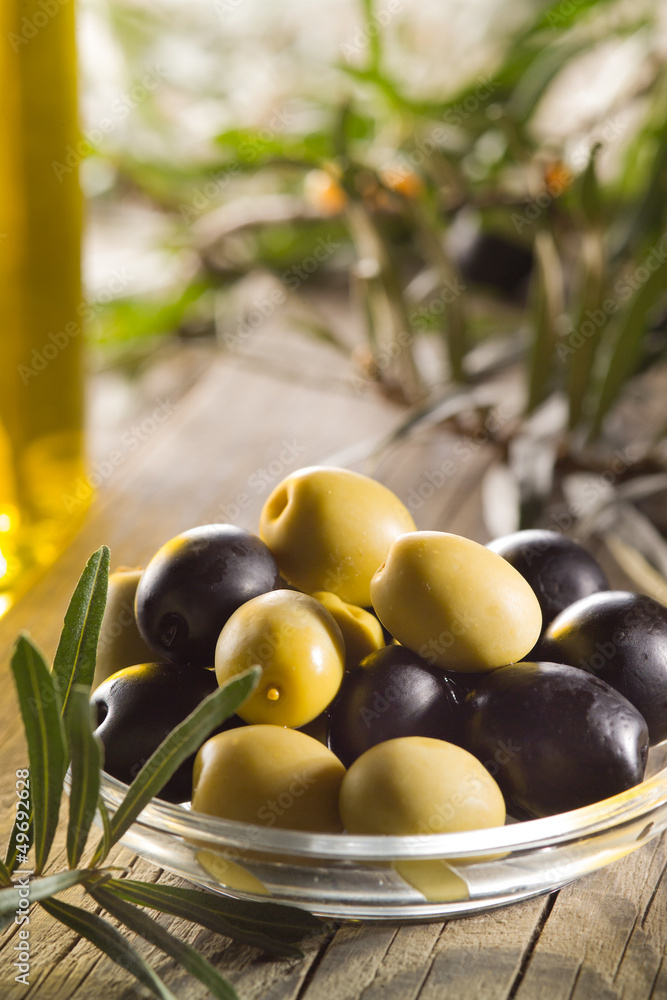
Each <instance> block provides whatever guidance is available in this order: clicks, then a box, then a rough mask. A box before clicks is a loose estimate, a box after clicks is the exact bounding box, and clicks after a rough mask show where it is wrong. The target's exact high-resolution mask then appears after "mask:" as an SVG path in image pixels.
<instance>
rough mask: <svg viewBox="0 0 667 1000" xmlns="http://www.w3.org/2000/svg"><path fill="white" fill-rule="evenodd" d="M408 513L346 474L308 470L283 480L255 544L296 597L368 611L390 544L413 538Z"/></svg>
mask: <svg viewBox="0 0 667 1000" xmlns="http://www.w3.org/2000/svg"><path fill="white" fill-rule="evenodd" d="M414 528H415V524H414V521H413V520H412V517H411V515H410V512H409V511H408V509H407V508H406V507H404V505H403V504H402V503H401V501H400V500H399V499H398V498H397V497H395V496H394V494H393V493H392V492H391V491H390V490H388V489H387V488H386V486H382V485H381V484H380V483H378V482H376V481H375V480H374V479H369V478H368V477H367V476H362V475H360V474H359V473H357V472H350V471H349V470H348V469H335V468H326V467H319V466H313V467H311V468H307V469H300V470H299V471H298V472H295V473H293V474H292V475H291V476H288V477H287V478H286V479H284V480H283V481H282V482H281V483H280V484H279V485H278V486H277V487H276V488H275V489H274V490H273V492H272V493H271V495H270V496H269V498H268V499H267V501H266V503H265V504H264V507H263V509H262V513H261V516H260V521H259V535H260V538H261V539H262V540H263V541H264V542H266V544H267V545H268V547H269V548H270V549H271V551H272V553H273V555H274V556H275V558H276V561H277V562H278V566H279V567H280V572H281V573H282V575H283V577H284V578H285V579H286V580H287V581H288V583H290V584H291V585H292V586H294V587H296V588H297V590H302V591H304V592H305V593H307V594H312V593H313V592H314V591H317V590H328V591H331V592H332V593H334V594H337V595H338V596H339V597H340V598H342V600H344V601H348V602H349V603H350V604H356V605H358V606H359V607H368V605H369V604H370V581H371V577H372V576H373V573H374V572H375V571H376V569H377V568H378V566H379V565H380V563H381V562H382V560H383V559H384V558H385V556H386V554H387V549H388V548H389V545H390V544H391V542H392V541H393V540H394V538H396V537H397V536H398V535H400V534H402V533H403V532H404V531H413V530H414Z"/></svg>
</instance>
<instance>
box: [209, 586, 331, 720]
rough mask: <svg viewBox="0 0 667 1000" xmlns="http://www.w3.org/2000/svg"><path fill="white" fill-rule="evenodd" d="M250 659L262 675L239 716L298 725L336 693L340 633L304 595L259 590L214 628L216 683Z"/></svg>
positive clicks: (291, 592) (295, 592) (325, 611)
mask: <svg viewBox="0 0 667 1000" xmlns="http://www.w3.org/2000/svg"><path fill="white" fill-rule="evenodd" d="M255 664H259V666H261V667H262V671H263V673H262V678H261V680H260V682H259V685H258V687H257V688H256V690H255V691H254V692H253V694H251V695H250V697H249V698H248V700H247V701H245V702H244V703H243V705H242V706H241V708H240V709H239V715H240V716H241V718H242V719H244V720H245V721H246V722H250V723H273V724H274V725H278V726H291V727H292V728H294V729H298V727H299V726H305V725H306V723H307V722H312V720H313V719H314V718H316V717H317V716H318V715H319V714H320V712H323V711H324V709H325V708H326V707H327V705H329V704H330V702H331V701H333V699H334V697H335V695H336V694H337V693H338V688H339V687H340V684H341V681H342V679H343V672H344V670H345V645H344V643H343V637H342V635H341V633H340V629H339V628H338V625H336V622H335V621H334V620H333V618H332V617H331V615H330V614H329V612H328V611H327V610H326V608H324V607H323V606H322V605H321V604H320V603H319V601H316V600H315V599H314V598H312V597H309V596H308V595H307V594H299V593H298V592H297V591H294V590H274V591H272V592H271V593H269V594H260V595H259V597H254V598H253V599H252V600H250V601H247V602H246V603H245V604H242V605H241V607H240V608H238V609H237V610H236V611H235V612H234V614H233V615H232V616H231V618H229V620H228V621H227V623H226V625H225V626H224V628H223V630H222V632H221V633H220V637H219V639H218V644H217V647H216V651H215V672H216V675H217V678H218V683H219V684H220V685H222V684H224V683H225V681H228V680H229V679H230V677H234V676H235V675H236V674H238V673H240V672H241V671H242V670H247V669H248V667H251V666H253V665H255Z"/></svg>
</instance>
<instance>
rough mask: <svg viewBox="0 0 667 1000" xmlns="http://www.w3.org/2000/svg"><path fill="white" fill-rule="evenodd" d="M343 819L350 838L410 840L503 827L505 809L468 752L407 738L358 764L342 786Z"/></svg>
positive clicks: (368, 753) (423, 738)
mask: <svg viewBox="0 0 667 1000" xmlns="http://www.w3.org/2000/svg"><path fill="white" fill-rule="evenodd" d="M340 815H341V819H342V820H343V823H344V824H345V829H346V830H348V831H349V833H371V834H378V833H380V834H393V835H397V836H411V835H416V834H429V833H450V832H455V831H461V830H478V829H482V828H484V827H490V826H502V825H503V823H504V822H505V803H504V800H503V796H502V793H501V791H500V789H499V787H498V785H497V784H496V782H495V781H494V780H493V778H492V777H491V775H490V774H489V772H488V771H487V770H486V768H485V767H484V765H483V764H481V763H480V762H479V761H478V760H477V758H476V757H473V755H472V754H470V753H468V751H467V750H463V749H462V748H461V747H458V746H455V745H454V744H453V743H446V742H445V741H444V740H434V739H431V738H430V737H428V736H403V737H401V738H399V739H395V740H387V741H386V742H384V743H377V744H376V745H375V746H374V747H371V749H370V750H367V751H366V752H365V753H363V754H362V755H361V757H358V758H357V759H356V760H355V762H354V763H353V764H352V766H351V767H350V769H349V771H348V772H347V774H346V775H345V777H344V779H343V784H342V786H341V790H340Z"/></svg>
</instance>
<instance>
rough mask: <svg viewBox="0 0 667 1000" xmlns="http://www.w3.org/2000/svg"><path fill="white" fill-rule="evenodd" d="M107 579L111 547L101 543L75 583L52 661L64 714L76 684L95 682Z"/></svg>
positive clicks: (87, 685) (88, 685)
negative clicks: (96, 659)
mask: <svg viewBox="0 0 667 1000" xmlns="http://www.w3.org/2000/svg"><path fill="white" fill-rule="evenodd" d="M108 581H109V549H108V548H107V546H106V545H102V546H101V547H100V548H99V549H98V550H97V552H94V553H93V554H92V556H91V557H90V559H89V560H88V562H87V564H86V567H85V569H84V571H83V573H82V574H81V578H80V580H79V582H78V583H77V585H76V589H75V591H74V593H73V595H72V599H71V601H70V603H69V607H68V608H67V611H66V613H65V621H64V625H63V630H62V634H61V636H60V642H59V643H58V648H57V650H56V655H55V659H54V661H53V677H54V681H55V684H56V687H57V690H58V692H59V694H60V697H61V699H62V714H63V718H67V715H68V713H69V705H70V699H71V697H72V688H73V686H74V685H75V684H80V685H83V686H84V687H86V688H90V685H91V684H92V682H93V677H94V675H95V658H96V654H97V642H98V639H99V635H100V627H101V625H102V616H103V615H104V608H105V606H106V599H107V588H108Z"/></svg>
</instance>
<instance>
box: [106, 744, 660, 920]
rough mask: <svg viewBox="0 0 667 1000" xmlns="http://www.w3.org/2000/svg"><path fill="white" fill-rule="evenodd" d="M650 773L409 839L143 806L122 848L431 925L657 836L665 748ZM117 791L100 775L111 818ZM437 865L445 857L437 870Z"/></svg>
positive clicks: (273, 894)
mask: <svg viewBox="0 0 667 1000" xmlns="http://www.w3.org/2000/svg"><path fill="white" fill-rule="evenodd" d="M649 773H650V774H651V776H650V777H648V778H647V779H646V780H645V781H643V782H642V784H641V785H637V786H636V787H635V788H633V789H630V790H629V791H627V792H622V793H621V794H620V795H615V796H613V797H612V798H609V799H605V800H603V801H601V802H597V803H595V804H594V805H591V806H586V807H585V808H583V809H576V810H573V811H572V812H568V813H561V814H559V815H557V816H550V817H548V818H546V819H537V820H530V821H527V822H523V823H510V824H508V825H506V826H503V827H496V828H493V829H488V830H476V831H472V832H469V833H446V834H429V835H424V836H415V837H389V836H386V837H382V836H350V835H348V834H336V835H326V836H325V835H321V834H309V833H302V832H297V831H290V830H277V829H273V828H265V827H259V826H254V825H250V824H244V823H238V822H233V821H229V820H222V819H218V818H216V817H212V816H206V815H204V814H202V813H195V812H192V811H190V810H189V809H188V808H187V807H186V806H177V805H171V804H170V803H167V802H162V801H160V800H157V799H155V800H153V802H152V803H151V804H150V805H149V806H148V807H147V808H146V809H144V811H143V812H142V813H141V815H140V817H139V818H138V820H137V821H136V822H135V823H134V825H133V826H132V827H131V828H130V829H129V830H128V832H127V833H126V834H125V836H124V837H123V841H122V842H123V844H125V846H127V847H128V848H130V849H131V850H132V851H134V852H136V853H137V854H139V855H141V856H142V857H143V858H146V859H147V860H149V861H151V862H153V863H154V864H156V865H159V866H160V867H162V868H165V869H167V870H168V871H170V872H173V873H174V874H176V875H180V876H182V877H183V878H186V879H189V880H190V881H191V882H194V883H196V884H198V885H200V886H206V887H207V888H209V889H213V890H218V891H223V892H227V893H231V894H233V895H236V896H241V897H244V898H253V899H261V898H264V899H265V898H266V897H267V896H268V897H269V898H271V899H273V900H275V901H277V902H283V903H291V904H294V905H297V906H301V907H304V908H306V909H308V910H310V911H311V912H312V913H316V914H319V915H322V916H329V917H334V918H338V919H357V920H391V921H397V920H406V921H408V920H409V921H414V920H419V919H424V920H434V919H437V918H440V917H457V916H462V915H464V914H470V913H477V912H480V911H482V910H487V909H491V908H493V907H496V906H504V905H506V904H508V903H512V902H516V901H518V900H521V899H526V898H528V897H529V896H535V895H539V894H541V893H545V892H550V891H551V890H553V889H557V888H559V887H560V886H562V885H565V884H566V883H567V882H571V881H573V880H574V879H576V878H579V877H580V876H582V875H586V874H588V873H589V872H593V871H596V870H597V869H599V868H602V867H604V866H605V865H608V864H610V863H611V862H612V861H616V860H618V859H619V858H622V857H624V856H625V855H626V854H629V853H630V852H631V851H634V850H636V849H637V848H639V847H641V846H642V845H643V844H645V843H647V842H648V841H649V840H650V839H651V838H653V837H655V836H657V835H658V834H660V833H662V831H663V830H664V829H665V828H667V744H661V745H660V746H659V747H656V748H654V749H653V750H652V751H651V754H650V758H649ZM125 791H126V786H125V785H123V784H122V783H121V782H119V781H116V780H115V779H114V778H111V777H109V776H108V775H103V783H102V796H103V798H104V802H105V804H106V806H107V808H108V809H115V808H116V807H117V806H118V805H119V804H120V802H121V800H122V798H123V795H124V794H125ZM442 859H447V860H446V861H443V860H442Z"/></svg>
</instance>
